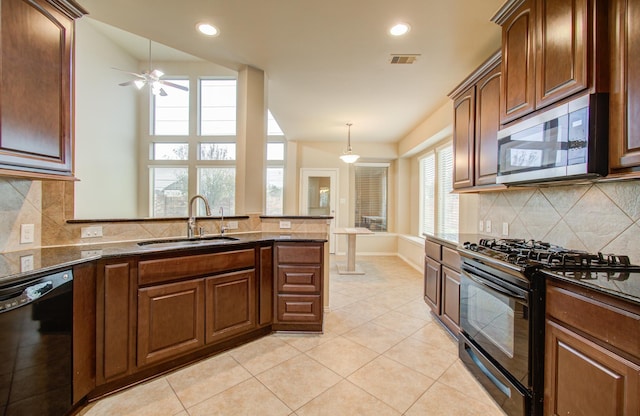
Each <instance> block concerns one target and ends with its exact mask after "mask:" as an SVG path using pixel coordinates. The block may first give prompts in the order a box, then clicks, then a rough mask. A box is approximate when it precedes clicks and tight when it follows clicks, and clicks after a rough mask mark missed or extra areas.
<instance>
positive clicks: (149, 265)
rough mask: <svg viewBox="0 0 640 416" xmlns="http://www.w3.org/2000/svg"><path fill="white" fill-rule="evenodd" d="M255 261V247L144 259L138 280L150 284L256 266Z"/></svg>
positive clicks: (140, 266) (139, 265)
mask: <svg viewBox="0 0 640 416" xmlns="http://www.w3.org/2000/svg"><path fill="white" fill-rule="evenodd" d="M255 262H256V259H255V250H253V249H246V250H235V251H226V252H223V253H211V254H198V255H194V256H182V257H170V258H163V259H153V260H142V261H140V262H139V263H138V281H139V283H140V285H148V284H153V283H160V282H165V281H169V280H176V279H182V278H185V277H196V276H204V275H210V274H215V273H220V272H224V271H228V270H239V269H245V268H250V267H254V266H255Z"/></svg>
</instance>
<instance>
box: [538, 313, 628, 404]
mask: <svg viewBox="0 0 640 416" xmlns="http://www.w3.org/2000/svg"><path fill="white" fill-rule="evenodd" d="M639 391H640V367H639V366H638V365H636V364H634V363H632V362H630V361H627V360H626V359H624V358H622V357H620V356H618V355H616V354H615V353H613V352H611V351H608V350H606V349H604V348H602V347H600V346H599V345H596V344H595V343H593V342H591V341H589V340H588V339H586V338H583V337H582V336H580V335H578V334H576V333H574V332H573V331H571V330H569V329H567V328H565V327H563V326H561V325H559V324H557V323H555V322H553V321H550V320H547V323H546V350H545V386H544V403H545V414H546V415H583V416H590V415H593V416H601V415H629V416H631V415H637V414H638V413H639V412H640V402H639V400H640V395H639V394H638V392H639Z"/></svg>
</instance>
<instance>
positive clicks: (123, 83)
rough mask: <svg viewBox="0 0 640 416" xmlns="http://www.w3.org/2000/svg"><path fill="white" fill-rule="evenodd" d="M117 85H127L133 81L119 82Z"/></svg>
mask: <svg viewBox="0 0 640 416" xmlns="http://www.w3.org/2000/svg"><path fill="white" fill-rule="evenodd" d="M118 85H120V86H121V87H127V86H129V85H133V81H127V82H121V83H120V84H118Z"/></svg>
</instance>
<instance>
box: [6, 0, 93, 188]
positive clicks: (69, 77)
mask: <svg viewBox="0 0 640 416" xmlns="http://www.w3.org/2000/svg"><path fill="white" fill-rule="evenodd" d="M84 13H85V12H84V11H83V10H82V8H80V7H79V6H78V5H77V4H76V3H75V2H73V1H69V0H3V1H2V4H1V5H0V28H1V29H0V39H1V41H0V59H1V60H0V72H1V74H2V76H1V80H0V174H2V175H10V176H26V177H33V178H56V179H73V163H72V162H73V142H72V136H73V111H72V96H73V95H72V86H73V71H72V65H73V43H74V40H73V32H74V19H76V18H78V17H80V16H81V15H83V14H84Z"/></svg>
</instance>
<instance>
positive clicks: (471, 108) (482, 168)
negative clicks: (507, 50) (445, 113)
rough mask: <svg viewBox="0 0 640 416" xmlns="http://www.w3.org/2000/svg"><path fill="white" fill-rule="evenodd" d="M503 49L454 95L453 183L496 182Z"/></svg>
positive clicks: (469, 186)
mask: <svg viewBox="0 0 640 416" xmlns="http://www.w3.org/2000/svg"><path fill="white" fill-rule="evenodd" d="M500 80H501V72H500V52H499V51H498V52H496V53H495V54H494V55H493V56H491V57H490V58H489V59H488V60H487V61H486V62H484V63H483V64H482V65H481V66H480V67H479V68H478V69H477V70H476V71H474V72H473V73H472V74H471V75H469V76H468V77H467V78H466V79H465V80H464V81H463V82H462V83H461V84H460V85H459V86H458V87H457V88H456V89H455V90H453V91H452V92H451V93H450V94H449V97H450V98H451V99H453V152H454V162H453V163H454V168H453V187H454V189H458V190H459V189H465V188H466V189H474V187H477V186H484V187H486V185H494V186H495V183H496V173H497V170H498V169H497V167H498V129H499V128H500V103H501V101H500V99H501V96H500Z"/></svg>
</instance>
